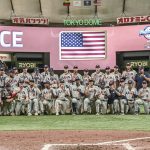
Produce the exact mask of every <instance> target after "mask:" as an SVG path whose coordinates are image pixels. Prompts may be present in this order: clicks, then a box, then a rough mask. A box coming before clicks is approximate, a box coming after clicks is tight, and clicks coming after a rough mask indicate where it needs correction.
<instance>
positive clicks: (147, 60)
mask: <svg viewBox="0 0 150 150" xmlns="http://www.w3.org/2000/svg"><path fill="white" fill-rule="evenodd" d="M126 63H131V65H132V67H133V68H134V69H135V70H137V69H138V66H144V68H145V71H147V72H150V51H144V50H141V51H131V52H129V51H128V52H117V53H116V64H117V65H118V66H119V68H120V69H121V70H123V69H124V68H125V66H126Z"/></svg>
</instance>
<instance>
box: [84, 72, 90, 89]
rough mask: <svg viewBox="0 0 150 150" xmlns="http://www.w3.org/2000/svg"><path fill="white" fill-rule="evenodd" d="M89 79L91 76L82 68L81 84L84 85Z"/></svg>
mask: <svg viewBox="0 0 150 150" xmlns="http://www.w3.org/2000/svg"><path fill="white" fill-rule="evenodd" d="M90 79H91V77H90V75H89V70H88V69H84V70H83V85H84V86H86V85H88V83H89V80H90Z"/></svg>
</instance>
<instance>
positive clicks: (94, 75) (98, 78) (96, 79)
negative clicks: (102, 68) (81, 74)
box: [91, 72, 104, 85]
mask: <svg viewBox="0 0 150 150" xmlns="http://www.w3.org/2000/svg"><path fill="white" fill-rule="evenodd" d="M91 78H92V79H93V80H94V84H95V85H99V83H100V82H102V81H103V78H104V74H103V73H102V72H99V73H97V72H94V73H92V75H91Z"/></svg>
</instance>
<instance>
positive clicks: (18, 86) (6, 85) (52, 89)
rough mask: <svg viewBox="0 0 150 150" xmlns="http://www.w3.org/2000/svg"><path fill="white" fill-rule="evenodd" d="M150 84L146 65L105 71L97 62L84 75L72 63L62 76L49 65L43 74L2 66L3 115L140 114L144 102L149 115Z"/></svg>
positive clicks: (0, 95)
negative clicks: (91, 70)
mask: <svg viewBox="0 0 150 150" xmlns="http://www.w3.org/2000/svg"><path fill="white" fill-rule="evenodd" d="M149 83H150V75H149V74H148V73H145V72H144V68H143V67H139V71H138V73H137V72H136V71H135V70H133V69H132V67H131V65H130V64H129V63H127V65H126V69H125V70H124V71H123V72H122V73H120V72H119V68H118V66H114V68H113V70H112V69H111V68H110V67H109V66H108V67H106V68H105V72H102V71H101V68H100V66H99V65H96V66H95V72H94V73H92V74H91V75H89V70H88V69H84V70H83V75H81V74H80V73H79V72H78V66H74V67H73V71H70V69H69V67H68V65H65V66H64V73H63V74H61V75H60V76H58V75H57V74H55V73H54V71H53V70H52V69H50V68H49V66H48V65H45V66H44V71H43V72H42V73H40V71H39V69H38V68H35V70H34V72H33V73H28V68H26V67H25V68H23V71H22V72H21V73H19V72H18V69H17V68H16V67H14V68H13V69H12V70H10V71H9V72H8V73H5V70H4V68H0V115H28V116H31V115H36V116H37V115H44V114H56V115H60V114H61V115H63V114H66V113H70V114H72V115H77V114H96V115H100V114H121V115H124V114H129V113H130V114H139V113H140V105H143V106H144V111H145V114H149V113H150V87H149Z"/></svg>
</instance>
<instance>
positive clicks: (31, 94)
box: [28, 86, 41, 99]
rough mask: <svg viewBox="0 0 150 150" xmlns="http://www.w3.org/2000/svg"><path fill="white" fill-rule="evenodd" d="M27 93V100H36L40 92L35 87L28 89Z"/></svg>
mask: <svg viewBox="0 0 150 150" xmlns="http://www.w3.org/2000/svg"><path fill="white" fill-rule="evenodd" d="M28 92H29V99H38V98H39V95H40V94H41V91H40V90H39V88H37V87H31V86H30V87H29V88H28Z"/></svg>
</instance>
